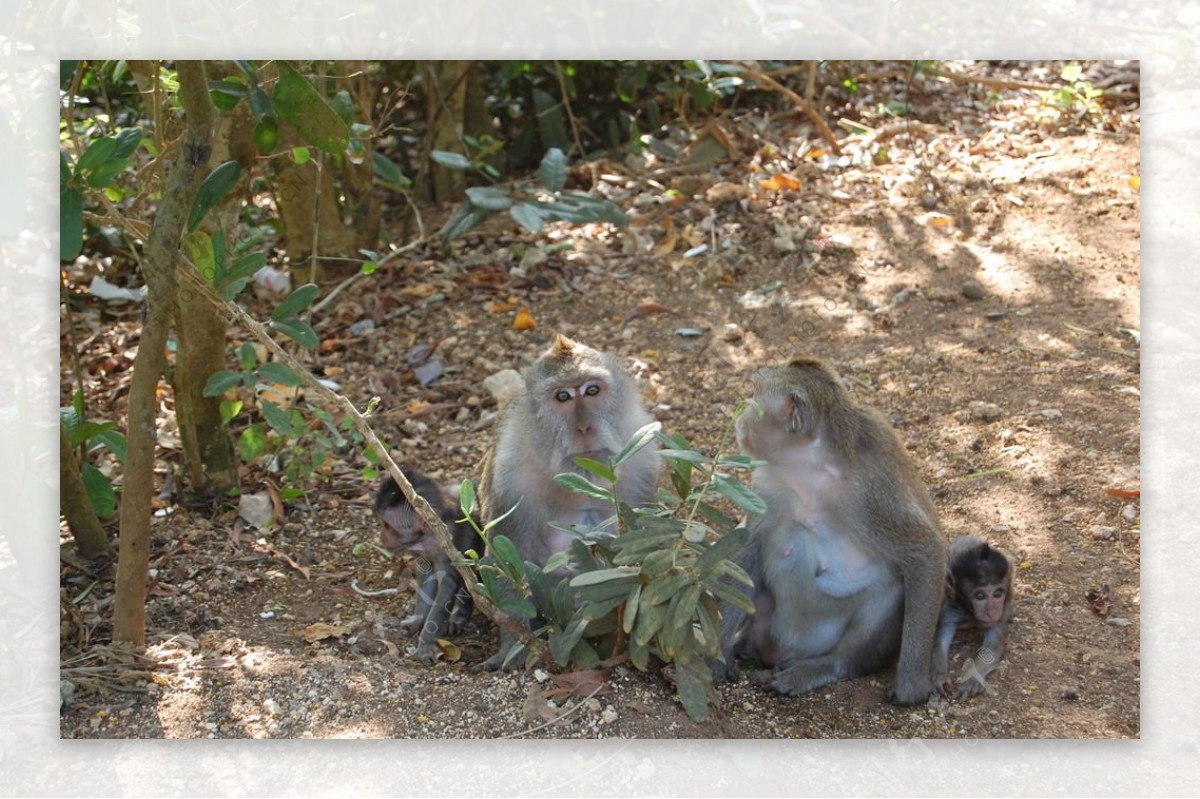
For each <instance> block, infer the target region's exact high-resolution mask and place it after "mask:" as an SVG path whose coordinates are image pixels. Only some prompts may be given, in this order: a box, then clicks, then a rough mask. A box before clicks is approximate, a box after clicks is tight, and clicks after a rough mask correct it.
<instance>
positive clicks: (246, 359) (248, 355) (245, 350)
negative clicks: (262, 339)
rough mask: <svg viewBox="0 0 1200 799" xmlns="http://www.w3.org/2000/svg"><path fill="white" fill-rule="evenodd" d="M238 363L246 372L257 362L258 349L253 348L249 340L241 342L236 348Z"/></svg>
mask: <svg viewBox="0 0 1200 799" xmlns="http://www.w3.org/2000/svg"><path fill="white" fill-rule="evenodd" d="M238 363H240V364H241V365H242V370H243V371H246V372H249V371H250V370H251V369H253V368H254V366H255V365H256V364H257V363H258V350H256V349H254V345H253V344H251V343H250V342H249V341H245V342H242V346H241V347H239V348H238Z"/></svg>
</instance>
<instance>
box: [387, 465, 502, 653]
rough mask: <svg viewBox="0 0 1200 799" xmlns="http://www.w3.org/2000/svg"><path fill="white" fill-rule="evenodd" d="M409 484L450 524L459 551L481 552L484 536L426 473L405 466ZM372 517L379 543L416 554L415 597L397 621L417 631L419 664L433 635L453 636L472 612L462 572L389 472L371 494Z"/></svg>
mask: <svg viewBox="0 0 1200 799" xmlns="http://www.w3.org/2000/svg"><path fill="white" fill-rule="evenodd" d="M406 475H407V476H408V478H409V482H410V483H412V487H413V489H414V490H415V491H416V492H417V493H418V494H420V495H421V496H422V497H423V498H424V499H425V501H426V502H428V503H429V506H430V507H431V508H433V510H434V512H435V513H437V515H438V516H439V517H441V519H442V521H444V522H445V523H446V526H447V527H449V528H450V536H451V538H453V540H454V546H455V547H456V548H457V549H458V551H459V552H466V551H467V550H468V549H474V550H475V551H476V552H482V551H483V541H482V540H481V539H480V538H479V534H478V533H476V532H475V529H474V528H472V527H471V526H470V525H469V524H466V523H462V524H460V523H459V522H458V521H457V519H458V513H457V512H456V511H455V510H454V507H455V505H454V503H452V502H451V501H450V499H449V498H448V497H447V496H446V493H445V491H444V490H443V489H442V487H441V486H439V485H438V484H437V483H435V482H434V481H433V480H431V479H429V478H428V477H426V476H425V475H423V474H421V473H419V472H414V471H407V472H406ZM375 516H376V517H377V518H378V519H379V521H380V523H381V524H382V530H381V531H380V534H379V542H380V543H381V544H382V545H383V546H384V547H386V548H387V549H389V550H391V551H392V552H394V553H396V554H397V555H399V554H400V553H402V552H409V553H412V554H413V555H416V569H417V571H418V577H417V601H416V607H415V609H414V611H413V613H412V615H410V616H408V617H406V618H404V619H403V620H402V621H401V622H400V627H401V629H403V630H404V631H405V632H406V633H408V634H410V635H411V634H412V633H413V632H414V631H417V630H419V631H420V634H419V636H418V638H417V650H416V652H415V653H414V657H416V658H417V660H420V661H422V662H424V663H433V662H434V661H435V660H436V659H437V638H438V636H443V637H444V636H447V635H457V634H458V633H460V632H462V629H463V627H464V626H465V625H466V623H467V620H468V619H469V618H470V617H471V610H472V608H473V607H474V602H473V601H472V599H471V595H470V594H469V593H468V592H467V589H466V586H465V585H464V584H463V579H462V576H461V575H460V574H459V573H458V570H457V569H456V568H454V566H453V565H452V564H451V563H450V558H449V557H448V556H447V555H446V553H445V552H444V551H443V550H442V548H441V546H439V545H438V541H437V538H436V537H434V535H433V531H431V530H430V529H429V528H428V526H427V525H426V524H425V522H424V521H423V520H422V519H421V517H420V516H418V515H417V512H416V510H414V509H413V506H412V503H411V502H409V501H408V497H406V496H404V494H403V493H402V492H401V491H400V487H399V486H397V485H396V481H395V480H393V479H392V478H391V477H387V478H385V479H384V481H383V483H382V484H381V485H380V487H379V493H378V494H377V495H376V497H375Z"/></svg>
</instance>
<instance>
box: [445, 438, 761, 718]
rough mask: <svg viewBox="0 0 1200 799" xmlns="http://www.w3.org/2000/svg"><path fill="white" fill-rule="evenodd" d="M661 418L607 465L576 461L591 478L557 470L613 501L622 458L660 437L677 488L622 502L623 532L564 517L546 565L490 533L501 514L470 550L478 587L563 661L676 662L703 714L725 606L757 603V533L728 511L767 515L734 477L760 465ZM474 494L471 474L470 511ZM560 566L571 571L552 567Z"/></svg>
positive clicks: (697, 713)
mask: <svg viewBox="0 0 1200 799" xmlns="http://www.w3.org/2000/svg"><path fill="white" fill-rule="evenodd" d="M658 427H659V426H658V423H654V424H651V425H648V426H647V427H645V428H643V429H642V430H640V431H638V433H637V434H635V435H634V437H633V438H632V439H631V440H630V442H629V443H628V444H627V445H626V446H625V447H624V448H623V449H622V450H621V451H620V452H619V453H617V454H616V455H615V456H614V457H613V458H612V460H611V462H610V463H608V464H604V463H599V462H596V461H592V460H588V459H586V458H577V459H576V462H577V463H578V464H579V466H581V467H582V468H583V469H584V470H586V471H587V473H588V474H589V475H590V478H592V479H589V478H585V477H582V476H580V475H577V474H561V475H558V476H557V477H556V478H555V480H556V482H557V483H558V484H559V485H560V486H562V487H563V488H566V489H568V490H571V491H576V492H579V493H582V494H587V495H588V496H592V497H596V498H599V499H602V500H605V501H607V502H611V503H616V494H615V491H614V486H615V484H616V482H617V480H619V479H620V468H621V464H622V463H624V462H625V461H626V460H628V459H629V457H631V456H632V455H633V454H634V453H635V452H637V451H638V450H640V449H641V448H643V447H645V446H647V445H648V444H649V443H650V442H651V441H652V440H657V441H658V442H659V443H660V444H661V445H662V446H663V447H664V448H663V449H660V450H659V453H660V455H662V457H664V458H666V459H667V460H668V461H670V464H671V468H670V489H660V491H659V497H658V501H657V502H655V503H653V504H651V505H647V506H645V507H640V508H631V507H629V506H628V505H624V504H621V505H619V506H617V507H618V512H617V518H616V528H617V530H618V532H617V533H612V532H609V531H608V528H610V526H611V524H610V523H611V521H612V520H609V522H606V523H604V524H602V525H600V526H599V527H597V528H596V529H581V528H577V527H574V526H562V527H561V528H560V529H563V530H564V531H567V532H569V533H571V534H572V535H573V536H574V539H573V540H572V541H571V544H570V546H569V547H568V549H567V550H566V551H564V552H560V553H556V554H555V555H553V556H552V557H551V558H550V559H549V560H548V561H547V562H546V563H545V565H544V566H541V567H539V566H537V565H536V564H534V563H531V562H529V561H526V560H523V559H522V558H521V555H520V553H519V552H517V550H516V547H515V546H514V545H513V543H512V541H511V540H509V539H508V538H506V537H505V536H502V535H496V536H491V535H489V532H490V527H491V526H492V525H494V522H493V523H492V524H489V525H488V527H485V528H484V529H483V531H482V533H483V536H484V539H485V540H486V541H487V544H488V547H487V555H486V556H484V557H478V556H476V557H475V558H473V559H472V560H473V562H474V565H475V566H476V568H477V569H478V572H479V583H478V584H477V585H476V588H477V589H478V590H479V591H480V592H482V593H483V594H484V596H486V597H487V598H488V599H490V600H491V601H492V602H494V603H495V604H497V605H498V606H499V607H500V608H501V609H502V610H504V611H505V612H507V613H510V614H511V615H513V616H516V617H517V618H520V619H524V620H533V619H537V620H538V621H539V623H540V625H541V626H540V628H539V629H538V632H537V634H538V635H539V636H541V637H543V638H544V639H545V640H546V643H547V645H548V647H549V649H550V653H551V656H552V657H553V658H554V660H555V661H556V662H557V664H558V665H559V666H563V667H567V666H571V667H575V668H581V669H582V668H590V667H592V666H595V665H596V664H597V663H599V662H601V661H602V660H605V659H606V658H613V657H617V656H621V655H624V656H627V657H628V659H629V661H630V662H631V663H632V664H633V665H634V666H635V667H636V668H638V669H639V670H641V671H646V670H648V669H650V668H651V667H652V666H653V665H654V664H655V663H662V664H668V663H669V664H673V665H674V668H675V683H676V686H677V688H678V692H679V699H680V702H681V703H682V705H683V707H684V709H685V710H686V711H687V713H688V715H689V716H691V717H692V718H694V719H702V718H704V717H705V716H706V715H707V712H708V699H709V694H710V691H711V687H712V674H711V672H710V670H709V665H708V662H709V661H710V660H717V659H720V658H721V655H722V653H721V633H720V618H721V612H720V607H721V605H722V604H723V603H730V604H733V605H736V606H739V607H741V608H743V609H744V610H746V612H753V605H752V604H751V602H750V600H749V599H748V598H747V596H746V594H745V593H744V591H743V589H742V586H747V585H750V577H749V576H748V575H747V574H746V572H745V571H744V570H743V569H742V568H741V567H740V566H739V565H738V563H737V558H738V555H739V553H740V552H741V550H742V548H743V546H745V543H746V541H747V539H748V537H749V532H748V531H747V530H746V528H745V527H742V526H739V525H738V524H737V523H736V522H735V521H734V520H733V519H732V518H731V517H730V516H729V515H728V513H727V511H726V509H727V508H728V507H729V505H730V504H732V505H733V506H736V507H737V508H740V509H741V510H744V511H749V512H752V513H761V512H763V505H762V501H761V500H760V499H759V498H758V497H757V496H756V495H755V494H754V493H753V492H751V491H750V490H749V489H748V488H746V486H745V485H743V483H741V482H740V481H739V480H738V479H737V478H736V477H735V476H734V474H735V473H737V472H745V471H748V470H750V469H752V468H753V467H754V466H756V465H757V464H756V463H755V462H753V461H751V460H750V459H749V458H748V457H746V456H741V455H729V456H726V455H719V454H718V455H716V456H711V457H710V456H707V455H704V454H702V453H700V452H698V451H696V450H694V449H692V448H691V447H690V446H689V445H688V443H687V441H686V440H684V439H683V438H682V437H680V436H675V437H671V436H667V435H664V434H663V433H661V432H660V431H659V430H658ZM697 478H699V479H697ZM474 499H475V496H474V488H473V486H471V483H470V481H467V482H465V483H464V484H463V493H462V496H461V497H460V503H461V505H462V507H463V508H464V514H465V515H466V516H467V517H468V518H469V514H468V513H467V512H466V510H467V509H469V508H470V507H472V506H473V504H474ZM564 567H566V568H569V569H570V571H571V573H572V576H569V577H559V576H557V575H555V572H557V571H559V570H560V569H562V568H564ZM515 654H516V653H515V652H514V655H515Z"/></svg>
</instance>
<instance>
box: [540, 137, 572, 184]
mask: <svg viewBox="0 0 1200 799" xmlns="http://www.w3.org/2000/svg"><path fill="white" fill-rule="evenodd" d="M538 177H539V178H540V179H541V181H542V185H543V186H545V187H546V191H548V192H550V193H552V194H553V193H556V192H560V191H562V188H563V186H565V185H567V157H566V156H565V155H563V151H562V150H560V149H558V148H557V147H551V148H550V149H549V150H547V151H546V154H545V155H544V156H542V163H541V165H539V166H538Z"/></svg>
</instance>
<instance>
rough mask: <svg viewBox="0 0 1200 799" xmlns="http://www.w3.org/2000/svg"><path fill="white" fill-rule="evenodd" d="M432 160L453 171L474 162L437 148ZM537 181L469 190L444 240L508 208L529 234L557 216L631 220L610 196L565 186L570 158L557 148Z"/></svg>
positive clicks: (615, 221)
mask: <svg viewBox="0 0 1200 799" xmlns="http://www.w3.org/2000/svg"><path fill="white" fill-rule="evenodd" d="M433 158H434V160H436V161H437V162H438V163H440V164H441V165H442V166H445V167H449V168H451V169H467V168H468V167H469V166H471V163H470V161H468V160H467V159H466V158H465V157H463V156H459V155H458V154H457V153H447V152H441V151H437V150H435V151H434V152H433ZM538 179H539V181H540V185H534V184H532V183H520V184H517V185H516V186H514V187H513V190H512V192H511V193H510V191H509V190H507V189H504V188H501V187H499V186H474V187H472V188H469V189H467V199H466V201H465V202H463V204H462V205H460V206H459V207H458V210H456V211H455V212H454V214H453V215H452V216H451V217H450V219H449V220H447V222H446V224H445V225H444V226H443V227H442V244H443V245H448V244H449V243H450V241H451V240H453V239H456V238H458V237H459V236H462V235H463V234H465V233H466V232H467V231H469V230H471V229H472V228H474V227H476V226H478V225H479V224H481V223H482V222H483V221H484V220H486V219H487V218H488V217H489V216H491V215H492V214H495V213H498V212H500V211H508V214H509V216H511V217H512V218H513V219H514V220H515V221H516V222H517V224H519V225H520V226H521V227H523V228H525V229H526V230H528V231H530V232H531V233H540V232H541V230H542V226H543V225H544V224H545V223H546V222H549V221H556V220H557V221H565V222H611V223H612V224H614V225H627V224H629V217H628V216H626V215H625V212H623V211H622V210H621V209H620V208H618V207H617V206H616V205H615V204H614V203H613V202H612V201H611V200H606V199H604V198H603V197H593V196H592V195H590V194H586V193H584V192H579V191H564V190H563V189H564V187H565V186H566V184H567V157H566V156H565V155H563V152H562V150H559V149H558V148H556V147H555V148H551V149H550V150H549V151H548V152H547V153H546V155H545V156H544V157H543V158H542V163H541V166H540V167H539V168H538Z"/></svg>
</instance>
